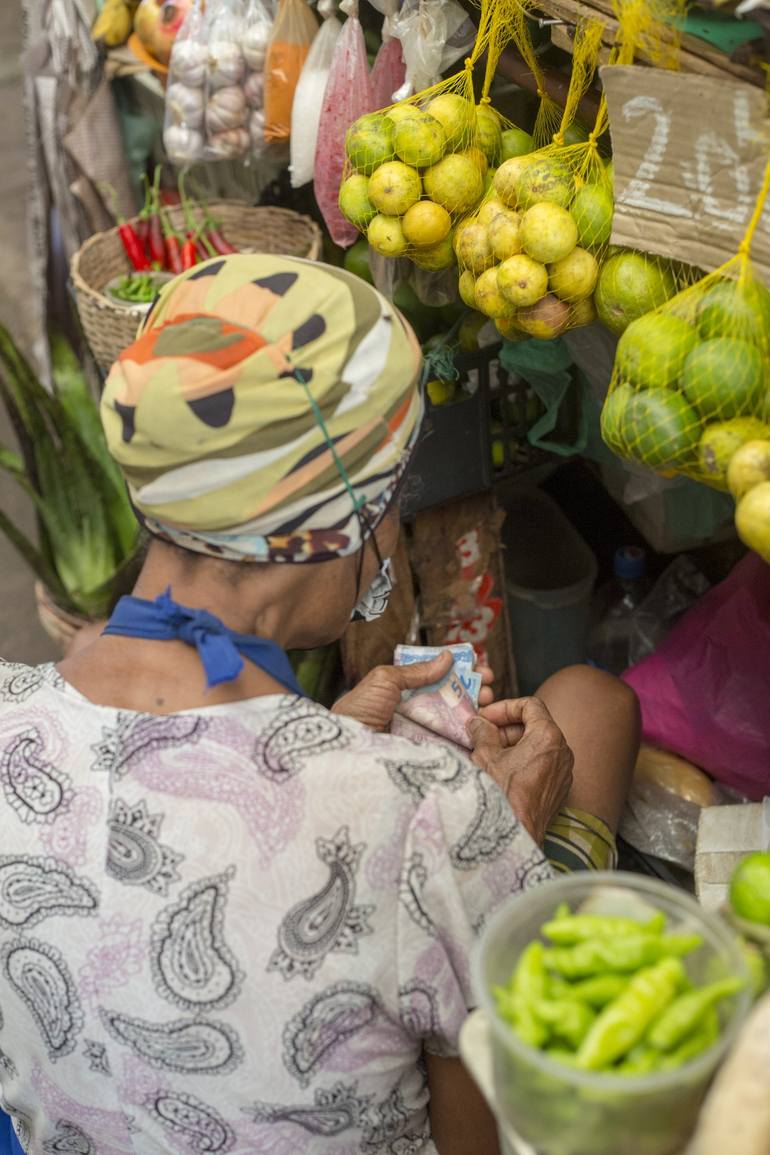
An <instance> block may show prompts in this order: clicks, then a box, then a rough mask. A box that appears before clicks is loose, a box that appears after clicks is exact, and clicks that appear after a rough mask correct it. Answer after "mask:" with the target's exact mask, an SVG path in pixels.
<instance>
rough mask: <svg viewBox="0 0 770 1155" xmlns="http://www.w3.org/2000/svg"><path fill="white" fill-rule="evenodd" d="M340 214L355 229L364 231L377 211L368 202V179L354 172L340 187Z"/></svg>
mask: <svg viewBox="0 0 770 1155" xmlns="http://www.w3.org/2000/svg"><path fill="white" fill-rule="evenodd" d="M339 204H340V212H341V213H342V215H343V216H344V217H346V218H347V220H349V221H350V223H351V224H353V225H355V226H356V228H357V229H361V230H363V229H365V228H366V226H367V225H368V224H369V221H370V220H371V219H372V217H373V216H375V215H376V213H377V209H376V208H375V207H374V205H373V204H372V202H371V201H370V200H369V178H368V177H366V176H364V174H363V173H360V172H355V173H353V175H352V176H349V177H348V178H347V180H344V181H343V182H342V184H341V185H340V200H339Z"/></svg>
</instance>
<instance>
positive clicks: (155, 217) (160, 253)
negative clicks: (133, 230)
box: [147, 166, 166, 269]
mask: <svg viewBox="0 0 770 1155" xmlns="http://www.w3.org/2000/svg"><path fill="white" fill-rule="evenodd" d="M159 188H160V166H158V167H157V168H156V169H155V178H154V180H153V182H152V211H151V212H150V217H149V220H148V234H147V247H148V249H149V253H150V260H151V261H152V263H153V264H154V265H156V266H157V267H158V268H159V269H165V267H166V250H165V246H164V244H163V225H162V224H161V220H160V200H159Z"/></svg>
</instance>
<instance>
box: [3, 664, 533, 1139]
mask: <svg viewBox="0 0 770 1155" xmlns="http://www.w3.org/2000/svg"><path fill="white" fill-rule="evenodd" d="M548 875H549V867H548V866H547V865H546V863H545V860H544V858H543V856H542V854H541V852H540V851H539V850H538V849H537V848H536V847H535V845H534V843H533V842H532V841H531V839H530V837H529V835H528V834H527V833H526V831H525V830H524V829H523V828H522V827H521V825H520V824H519V823H518V821H517V820H516V819H515V817H514V815H513V813H512V812H511V810H510V808H509V807H508V805H507V803H506V800H505V798H504V797H503V795H502V793H501V792H500V791H499V790H498V789H497V787H496V786H495V785H494V783H493V782H492V781H491V779H489V778H487V777H486V776H485V775H484V774H481V773H480V772H478V771H477V770H476V769H475V768H474V767H473V766H472V765H471V764H470V763H469V762H468V761H466V760H465V759H464V758H462V757H460V756H458V755H456V754H454V753H452V752H450V751H449V750H448V749H446V748H444V747H442V746H428V745H424V746H419V747H418V746H415V745H412V744H411V743H410V742H408V741H406V740H405V739H399V738H394V737H390V736H389V735H377V734H372V733H371V732H370V731H368V730H366V729H365V728H364V727H362V726H359V725H358V724H357V723H355V722H352V721H349V720H347V719H344V718H338V717H336V716H335V715H333V714H330V713H328V711H326V710H325V709H323V708H322V707H320V706H318V705H315V704H313V703H311V702H308V701H304V700H300V699H296V698H292V697H265V698H258V699H253V700H251V701H248V702H241V703H239V704H237V705H235V706H233V705H228V706H216V707H211V708H210V709H204V710H200V711H197V712H195V713H181V714H175V715H171V716H167V717H158V716H154V715H146V714H133V713H124V712H121V711H118V710H114V709H108V708H105V707H101V706H95V705H93V704H92V703H90V702H88V701H87V700H86V699H85V698H83V697H81V696H80V695H79V694H78V693H77V692H76V691H75V690H74V689H72V688H71V687H69V686H67V685H65V683H64V682H63V681H62V680H61V678H60V677H59V676H58V674H57V673H56V672H55V670H54V668H53V667H52V666H41V667H37V668H34V669H33V668H30V667H27V666H19V665H6V664H0V1088H1V1089H2V1099H1V1102H2V1105H3V1106H4V1107H5V1109H6V1110H7V1111H8V1112H9V1113H10V1114H11V1115H12V1116H13V1117H14V1120H15V1124H16V1127H17V1129H18V1132H19V1137H20V1140H21V1143H22V1146H23V1147H24V1148H25V1150H26V1151H27V1152H28V1155H51V1153H54V1152H77V1153H78V1155H158V1153H161V1152H169V1153H172V1152H178V1153H180V1155H186V1153H188V1152H189V1153H192V1155H197V1153H201V1152H218V1153H221V1155H224V1153H227V1152H234V1153H243V1155H246V1153H263V1152H264V1153H266V1155H326V1153H327V1152H328V1153H332V1152H333V1153H334V1155H354V1153H357V1152H363V1153H364V1155H380V1153H382V1155H386V1153H387V1155H416V1153H418V1152H420V1153H423V1152H434V1151H435V1148H434V1146H433V1144H432V1142H431V1139H430V1129H429V1125H428V1118H427V1110H426V1103H427V1098H428V1095H427V1087H426V1081H425V1075H424V1068H423V1065H422V1063H421V1054H422V1052H423V1050H427V1051H430V1052H434V1053H437V1054H441V1055H453V1054H456V1053H457V1036H458V1031H459V1028H460V1025H461V1023H462V1021H463V1019H464V1017H465V1015H466V1013H467V1008H468V1006H469V1005H470V1003H471V999H472V996H471V991H470V983H469V953H470V951H471V948H472V946H473V943H474V940H475V938H476V936H477V934H478V932H479V929H480V928H481V926H482V924H483V922H484V920H485V918H486V917H487V916H488V915H489V913H490V912H491V911H492V910H493V909H494V908H495V907H496V906H497V905H498V904H499V903H500V902H502V901H503V900H504V899H505V898H507V897H508V896H509V895H510V894H512V893H515V892H517V891H519V890H521V889H523V888H525V887H528V886H531V885H533V884H535V883H537V882H539V881H541V880H542V879H544V878H546V877H548Z"/></svg>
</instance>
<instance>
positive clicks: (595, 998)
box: [565, 974, 629, 1007]
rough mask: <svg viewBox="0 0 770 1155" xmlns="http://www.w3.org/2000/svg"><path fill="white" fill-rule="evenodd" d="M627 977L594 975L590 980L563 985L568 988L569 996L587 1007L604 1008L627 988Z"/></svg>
mask: <svg viewBox="0 0 770 1155" xmlns="http://www.w3.org/2000/svg"><path fill="white" fill-rule="evenodd" d="M628 981H629V978H628V975H613V974H606V975H594V977H593V978H590V979H582V980H581V981H580V982H577V983H569V984H565V985H567V986H568V991H569V996H570V997H571V998H573V999H580V1000H581V1001H582V1002H584V1003H588V1005H589V1007H606V1005H607V1003H611V1002H612V1000H613V999H616V998H617V997H618V995H619V994H622V992H623V991H624V990H625V989H626V987H627V986H628Z"/></svg>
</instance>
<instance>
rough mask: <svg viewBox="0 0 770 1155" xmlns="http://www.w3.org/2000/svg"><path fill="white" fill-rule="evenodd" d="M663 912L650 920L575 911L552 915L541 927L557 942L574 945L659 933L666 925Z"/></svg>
mask: <svg viewBox="0 0 770 1155" xmlns="http://www.w3.org/2000/svg"><path fill="white" fill-rule="evenodd" d="M665 926H666V916H665V915H664V914H663V913H662V912H659V913H658V914H656V915H654V917H653V918H651V919H650V920H649V922H637V921H636V919H633V918H616V917H613V916H611V915H601V914H576V915H574V917H572V918H554V919H552V920H551V921H550V922H547V923H546V924H545V926H544V927H543V934H544V935H545V936H546V938H549V939H550V940H551V942H555V943H556V944H557V946H574V944H575V943H578V942H586V941H587V940H589V939H594V938H618V937H620V936H623V937H626V936H632V937H633V936H636V935H638V934H651V935H659V934H661V932H662V931H663V930H664V929H665Z"/></svg>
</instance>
